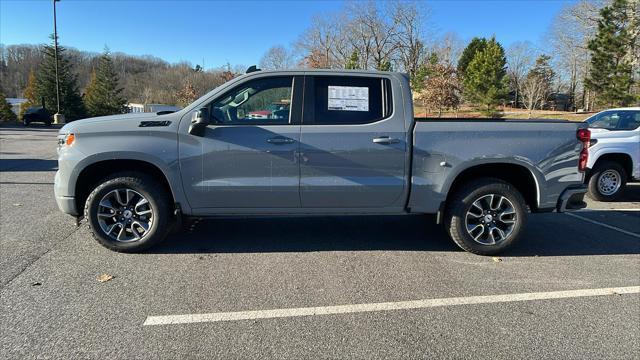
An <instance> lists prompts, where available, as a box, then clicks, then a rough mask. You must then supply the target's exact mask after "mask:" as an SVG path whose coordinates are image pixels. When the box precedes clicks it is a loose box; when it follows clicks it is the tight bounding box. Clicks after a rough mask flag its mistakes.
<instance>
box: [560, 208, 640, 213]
mask: <svg viewBox="0 0 640 360" xmlns="http://www.w3.org/2000/svg"><path fill="white" fill-rule="evenodd" d="M601 211H625V212H640V208H619V209H618V208H607V209H594V208H586V209H578V210H572V211H571V212H601Z"/></svg>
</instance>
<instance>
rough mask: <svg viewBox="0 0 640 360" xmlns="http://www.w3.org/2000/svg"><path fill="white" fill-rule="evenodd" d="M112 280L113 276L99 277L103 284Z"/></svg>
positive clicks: (104, 275)
mask: <svg viewBox="0 0 640 360" xmlns="http://www.w3.org/2000/svg"><path fill="white" fill-rule="evenodd" d="M111 279H113V275H109V274H102V275H100V276H98V281H100V282H101V283H103V282H107V281H109V280H111Z"/></svg>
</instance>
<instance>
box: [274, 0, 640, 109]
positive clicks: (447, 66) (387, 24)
mask: <svg viewBox="0 0 640 360" xmlns="http://www.w3.org/2000/svg"><path fill="white" fill-rule="evenodd" d="M544 43H545V45H544V46H541V47H536V46H534V45H533V44H531V43H530V42H516V43H514V44H511V45H510V46H509V47H508V48H507V49H505V48H504V47H503V46H502V45H501V44H500V43H499V42H498V41H497V40H496V39H495V38H489V39H487V38H474V39H472V40H471V41H470V42H469V43H466V44H465V43H464V42H463V41H462V40H461V39H460V38H459V37H458V36H457V35H456V34H455V33H447V34H444V35H440V36H437V35H434V32H433V31H432V30H431V31H430V22H429V9H428V8H427V7H426V4H425V3H424V2H401V1H395V2H384V3H382V4H380V3H375V2H369V3H361V2H358V3H349V4H347V5H346V6H345V7H344V8H343V9H342V10H341V11H339V12H338V13H333V14H325V15H324V16H317V17H316V18H315V19H314V20H313V22H312V24H311V25H310V26H309V28H308V29H307V30H306V31H305V32H304V33H303V34H302V35H301V36H300V38H299V40H298V41H297V42H296V43H295V44H293V45H292V46H291V47H290V50H287V48H286V47H284V46H283V45H278V46H275V47H273V48H271V49H270V50H268V51H267V53H266V54H265V55H264V56H263V60H262V62H261V63H262V64H263V66H264V67H267V68H273V69H277V68H283V67H286V66H288V65H289V64H291V63H294V62H296V61H297V62H298V63H299V64H300V65H302V66H304V67H311V68H345V69H376V70H397V71H403V72H406V73H408V74H409V77H410V79H411V86H412V89H413V90H414V97H415V98H416V100H418V101H422V103H423V104H424V105H425V106H426V107H427V108H430V109H431V110H434V111H437V112H438V113H441V112H442V111H443V110H445V109H456V108H457V107H458V106H459V105H460V104H462V103H463V102H464V103H468V104H471V105H475V106H476V107H478V108H479V109H481V110H483V111H484V112H485V113H487V114H495V108H496V106H497V105H499V104H503V105H506V104H510V105H511V106H514V107H520V108H526V109H529V110H530V111H533V110H535V109H558V110H578V109H583V110H585V111H591V110H594V109H598V108H603V107H611V106H626V105H631V104H637V103H638V101H639V99H640V89H639V85H638V83H639V81H640V45H639V44H640V2H639V1H638V0H590V1H587V0H580V1H578V2H576V3H573V4H567V5H565V7H564V8H563V9H562V11H561V12H560V13H559V14H558V15H557V16H556V18H555V19H554V20H553V22H552V25H551V26H550V28H549V29H548V31H547V34H546V36H545V39H544ZM296 57H297V60H295V59H296Z"/></svg>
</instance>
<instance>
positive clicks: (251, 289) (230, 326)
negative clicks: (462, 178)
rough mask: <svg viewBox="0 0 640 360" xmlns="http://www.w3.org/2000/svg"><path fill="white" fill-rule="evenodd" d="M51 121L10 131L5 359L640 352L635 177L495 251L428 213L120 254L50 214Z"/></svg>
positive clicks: (4, 183) (276, 224)
mask: <svg viewBox="0 0 640 360" xmlns="http://www.w3.org/2000/svg"><path fill="white" fill-rule="evenodd" d="M56 131H57V130H56V129H47V128H44V127H33V128H29V129H24V128H18V127H11V128H7V127H4V128H0V157H1V160H0V254H1V256H0V269H1V272H0V303H1V308H0V324H1V329H0V345H1V346H0V358H2V359H15V358H56V359H58V358H112V359H132V358H293V359H302V358H397V357H409V358H433V357H439V358H472V357H473V358H476V357H478V358H492V359H496V358H505V359H510V358H566V359H584V358H616V359H618V358H635V359H638V358H640V295H639V293H638V292H639V291H640V289H639V288H638V286H640V185H637V184H636V185H633V186H631V187H630V189H629V191H628V192H627V194H626V195H625V199H624V200H625V201H623V202H618V203H607V204H604V203H597V202H590V203H589V207H588V209H587V210H585V211H581V212H577V213H574V214H572V215H567V214H536V215H532V216H531V217H530V223H529V227H528V230H527V231H526V235H525V236H524V238H523V239H521V241H520V243H519V244H517V245H516V246H515V247H513V248H512V249H511V250H509V251H508V252H507V253H505V254H504V255H503V256H501V257H500V258H492V257H480V256H476V255H472V254H468V253H465V252H463V251H460V250H458V249H457V248H456V247H455V246H454V245H453V244H452V242H451V241H450V240H449V239H448V238H447V237H446V235H445V234H444V231H443V230H441V229H440V227H439V226H436V225H435V224H433V223H432V222H431V221H430V219H429V218H426V217H422V216H405V217H318V218H278V219H225V220H223V219H220V220H210V221H204V222H202V223H200V224H198V225H197V226H196V227H195V229H194V230H193V231H191V232H182V233H179V234H175V235H173V236H171V237H170V238H169V239H168V241H166V242H165V243H164V244H162V245H161V246H160V247H158V248H155V249H153V250H151V251H149V252H147V253H145V254H135V255H134V254H118V253H114V252H110V251H108V250H106V249H104V248H102V247H100V246H99V245H97V243H95V242H94V241H93V239H92V238H91V237H90V235H89V233H88V232H87V230H86V228H85V227H84V226H83V227H81V228H76V227H75V224H74V221H73V219H72V218H70V217H68V216H66V215H64V214H62V213H60V212H59V211H58V210H57V207H56V205H55V201H54V199H53V177H54V173H55V169H56V166H57V164H56V153H55V142H56V139H55V134H56ZM102 274H109V275H111V276H113V279H111V280H110V281H106V282H99V281H98V280H97V278H98V277H99V276H100V275H102ZM599 289H605V290H599ZM309 308H312V309H309ZM176 315H185V316H176Z"/></svg>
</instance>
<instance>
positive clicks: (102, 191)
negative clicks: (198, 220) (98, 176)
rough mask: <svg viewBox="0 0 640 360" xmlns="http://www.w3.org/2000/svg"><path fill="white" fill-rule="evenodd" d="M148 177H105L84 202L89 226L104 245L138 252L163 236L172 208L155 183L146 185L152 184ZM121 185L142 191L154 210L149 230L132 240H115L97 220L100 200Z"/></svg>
mask: <svg viewBox="0 0 640 360" xmlns="http://www.w3.org/2000/svg"><path fill="white" fill-rule="evenodd" d="M149 181H150V178H148V177H142V179H141V178H140V177H129V176H123V177H118V176H114V177H113V178H111V179H105V181H103V182H102V183H101V184H100V185H99V186H98V187H96V188H95V189H94V190H93V191H92V193H91V194H90V195H89V197H88V199H87V202H86V204H85V217H86V219H87V222H88V225H89V228H90V230H91V231H92V232H93V235H94V237H95V238H96V240H97V241H98V242H99V243H100V244H101V245H103V246H104V247H106V248H108V249H111V250H116V251H121V252H135V251H141V250H144V249H147V248H149V247H151V246H153V245H155V244H156V243H158V242H159V241H161V240H163V239H164V237H165V236H166V233H167V228H168V223H169V211H168V209H167V205H166V202H165V201H162V200H161V199H159V198H158V196H162V194H161V193H159V194H158V193H157V192H156V191H151V189H152V188H153V187H149V186H147V185H146V184H149V183H148V182H149ZM151 181H152V180H151ZM122 188H128V189H131V190H134V191H137V192H138V193H140V194H141V195H143V196H144V197H145V198H146V199H147V200H148V201H149V206H150V207H151V209H152V211H153V218H154V219H153V223H152V224H151V227H150V229H149V232H148V233H147V234H146V235H145V236H144V237H143V238H142V239H141V240H138V241H131V242H119V241H116V240H113V239H111V238H110V237H109V236H108V235H106V234H105V233H104V232H103V231H102V228H101V227H100V224H99V222H98V216H97V214H98V206H99V203H100V200H101V199H102V198H103V197H104V196H105V195H106V194H107V193H109V192H110V191H112V190H115V189H122Z"/></svg>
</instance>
